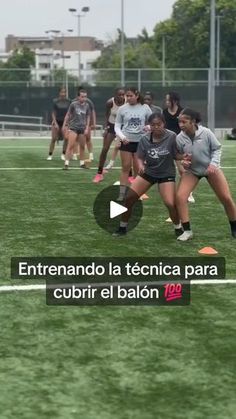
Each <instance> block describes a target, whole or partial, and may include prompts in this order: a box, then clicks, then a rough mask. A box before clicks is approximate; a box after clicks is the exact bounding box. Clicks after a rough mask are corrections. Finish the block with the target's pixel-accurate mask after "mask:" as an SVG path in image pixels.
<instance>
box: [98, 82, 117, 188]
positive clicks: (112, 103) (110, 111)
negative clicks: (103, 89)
mask: <svg viewBox="0 0 236 419" xmlns="http://www.w3.org/2000/svg"><path fill="white" fill-rule="evenodd" d="M124 103H125V90H124V89H123V88H118V89H116V91H115V95H114V97H112V98H111V99H109V100H108V101H107V103H106V119H105V130H104V134H103V147H102V150H101V153H100V157H99V165H98V172H97V174H96V176H95V177H94V179H93V182H94V183H99V182H101V181H102V180H103V167H104V164H105V161H106V157H107V153H108V151H109V148H110V146H111V143H112V141H113V140H114V139H115V137H116V133H115V119H116V114H117V112H118V109H119V108H120V106H122V105H124ZM117 152H118V151H117ZM116 154H117V153H116Z"/></svg>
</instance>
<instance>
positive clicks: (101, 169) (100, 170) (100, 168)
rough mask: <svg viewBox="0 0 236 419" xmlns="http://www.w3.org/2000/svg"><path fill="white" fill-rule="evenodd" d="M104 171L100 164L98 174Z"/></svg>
mask: <svg viewBox="0 0 236 419" xmlns="http://www.w3.org/2000/svg"><path fill="white" fill-rule="evenodd" d="M102 172H103V167H102V166H99V167H98V174H99V175H102Z"/></svg>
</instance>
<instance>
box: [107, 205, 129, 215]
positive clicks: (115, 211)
mask: <svg viewBox="0 0 236 419" xmlns="http://www.w3.org/2000/svg"><path fill="white" fill-rule="evenodd" d="M127 211H128V208H126V207H124V206H123V205H120V204H117V203H116V202H114V201H111V202H110V218H115V217H118V215H121V214H124V212H127Z"/></svg>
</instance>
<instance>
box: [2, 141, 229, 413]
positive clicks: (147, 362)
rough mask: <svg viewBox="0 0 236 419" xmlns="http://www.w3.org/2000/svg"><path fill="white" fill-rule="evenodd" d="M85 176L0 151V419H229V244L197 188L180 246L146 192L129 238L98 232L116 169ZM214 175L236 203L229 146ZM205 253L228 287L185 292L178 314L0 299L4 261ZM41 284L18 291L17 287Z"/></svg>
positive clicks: (9, 148)
mask: <svg viewBox="0 0 236 419" xmlns="http://www.w3.org/2000/svg"><path fill="white" fill-rule="evenodd" d="M94 146H95V156H96V159H95V162H93V164H92V166H91V168H90V170H81V169H79V168H78V162H72V164H71V170H69V171H63V170H62V167H63V162H62V161H61V160H60V152H61V144H60V145H59V146H58V147H57V150H56V152H55V157H54V159H53V160H52V161H46V157H47V152H48V140H44V139H31V140H26V139H21V138H15V139H4V138H1V139H0V152H1V167H0V172H1V176H0V190H1V206H0V213H1V244H0V246H1V271H0V302H1V304H0V315H1V345H0V352H1V360H0V370H1V374H0V387H1V392H0V406H1V407H0V417H1V419H11V418H13V417H14V418H24V419H44V418H50V419H51V418H52V419H54V418H55V419H74V418H76V419H77V418H81V419H156V418H158V419H159V418H160V419H175V418H179V419H183V418H186V419H203V418H204V419H205V418H207V419H211V418H212V419H213V418H214V419H231V418H232V419H234V418H235V417H236V416H235V411H236V400H235V392H236V378H235V359H236V358H235V353H236V340H235V332H236V302H235V300H236V286H235V285H236V258H235V254H236V252H235V248H236V241H235V239H233V238H232V237H231V234H230V227H229V223H228V221H227V218H226V216H225V214H224V210H223V208H222V206H221V205H220V203H219V202H218V201H217V199H216V197H215V195H214V193H213V192H212V190H211V189H210V188H209V186H208V184H207V182H206V181H205V180H202V181H201V182H200V184H199V186H198V188H197V189H196V191H195V192H194V197H195V199H196V203H195V204H191V207H190V211H191V220H192V227H193V231H194V239H193V240H192V241H190V242H187V243H178V242H177V241H176V240H175V238H174V235H173V229H172V226H171V225H170V224H168V223H166V222H165V219H166V218H167V216H168V215H167V211H166V209H165V208H164V206H163V204H162V203H161V201H160V198H159V196H158V194H157V193H156V189H155V187H153V188H152V189H151V190H150V191H149V192H148V195H149V199H148V200H145V201H144V204H143V205H144V209H143V217H142V220H141V222H140V223H139V225H138V226H137V227H136V229H134V230H133V231H132V232H130V234H128V235H127V237H124V238H122V239H116V238H113V237H111V235H110V234H109V233H106V232H105V231H103V230H101V229H100V227H99V226H97V224H96V222H95V220H94V216H93V202H94V199H95V197H96V195H97V193H98V192H99V191H101V190H102V189H103V188H104V187H106V186H109V185H112V184H113V183H114V182H115V181H117V180H118V179H119V166H120V163H119V161H117V166H116V167H117V168H115V169H113V170H112V171H111V172H110V173H108V174H107V175H105V179H104V181H103V182H101V183H99V184H94V183H92V179H93V177H94V175H95V173H96V166H97V157H98V154H99V150H100V147H101V140H99V139H98V140H94ZM222 167H223V170H224V173H225V175H226V177H227V179H228V181H229V184H230V187H231V191H232V194H233V196H234V199H235V200H236V170H235V169H236V144H232V143H230V142H227V141H225V142H223V157H222ZM205 246H211V247H213V248H215V249H216V250H217V251H218V254H219V256H222V257H225V260H226V278H227V279H231V280H232V279H233V280H235V284H232V283H229V284H219V285H218V284H217V285H216V284H210V285H208V284H204V285H196V284H194V285H192V289H191V304H190V306H185V307H147V306H146V307H142V306H140V307H50V306H47V305H46V303H45V295H44V292H43V291H41V290H39V291H21V292H17V291H14V292H13V291H8V292H1V291H2V289H1V287H3V286H5V285H19V284H22V283H23V281H17V280H11V279H10V260H11V257H14V256H21V257H23V256H25V257H26V256H40V257H42V256H61V257H64V256H73V257H74V256H80V257H81V256H90V257H95V256H102V257H112V256H117V257H127V256H136V257H141V256H156V257H164V256H171V257H174V256H192V257H195V256H196V257H197V256H198V250H199V249H201V248H202V247H205ZM33 283H34V284H44V282H43V281H39V280H37V281H36V280H35V281H30V280H27V281H24V284H33Z"/></svg>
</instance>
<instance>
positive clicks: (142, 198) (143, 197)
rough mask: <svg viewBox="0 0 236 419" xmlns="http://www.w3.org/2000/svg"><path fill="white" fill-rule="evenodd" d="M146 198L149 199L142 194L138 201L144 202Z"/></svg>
mask: <svg viewBox="0 0 236 419" xmlns="http://www.w3.org/2000/svg"><path fill="white" fill-rule="evenodd" d="M148 198H149V196H148V195H147V194H145V193H144V194H143V195H141V196H140V198H139V199H140V201H144V200H145V199H148Z"/></svg>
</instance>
